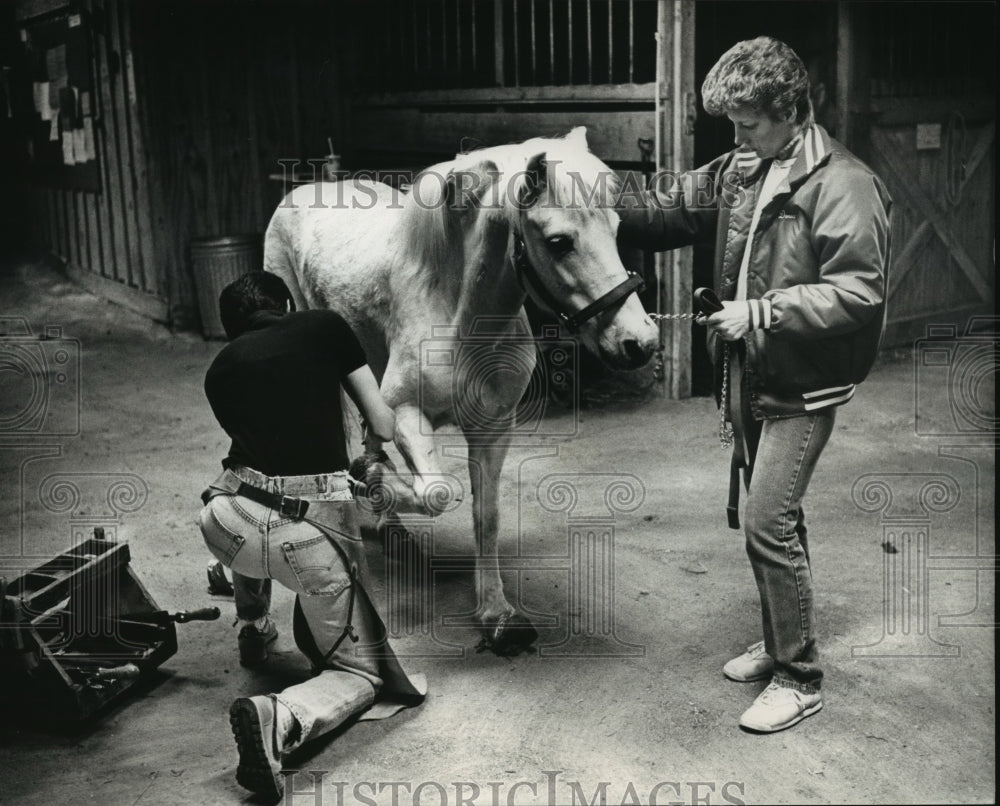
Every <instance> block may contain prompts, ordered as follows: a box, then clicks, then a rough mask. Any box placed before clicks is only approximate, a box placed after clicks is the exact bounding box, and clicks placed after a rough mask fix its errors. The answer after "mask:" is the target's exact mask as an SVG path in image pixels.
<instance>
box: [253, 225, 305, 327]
mask: <svg viewBox="0 0 1000 806" xmlns="http://www.w3.org/2000/svg"><path fill="white" fill-rule="evenodd" d="M289 215H291V212H289V211H288V210H283V209H282V208H280V207H279V208H278V210H277V212H275V214H274V216H272V218H271V223H270V224H268V226H267V232H266V233H265V234H264V271H269V272H271V273H272V274H277V275H278V276H279V277H280V278H281V279H282V280H284V281H285V285H287V286H288V290H289V291H290V292H291V293H292V300H293V301H294V302H295V308H296V310H299V311H304V310H306V309H307V308H308V307H309V304H308V302H307V301H306V298H305V294H303V293H302V287H301V286H300V285H299V278H298V273H297V272H296V271H295V249H294V245H293V243H292V238H291V235H290V230H291V225H292V224H293V223H294V222H292V221H287V220H286V219H285V217H286V216H289Z"/></svg>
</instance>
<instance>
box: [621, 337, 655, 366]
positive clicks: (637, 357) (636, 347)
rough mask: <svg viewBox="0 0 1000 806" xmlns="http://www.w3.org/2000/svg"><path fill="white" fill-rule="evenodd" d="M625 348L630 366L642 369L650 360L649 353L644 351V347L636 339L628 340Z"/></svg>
mask: <svg viewBox="0 0 1000 806" xmlns="http://www.w3.org/2000/svg"><path fill="white" fill-rule="evenodd" d="M624 347H625V355H626V356H627V357H628V363H629V365H630V366H632V367H641V366H642V365H643V364H645V363H646V362H647V361H648V360H649V353H648V352H646V350H644V349H643V347H642V345H641V344H640V343H639V342H638V341H637V340H636V339H626V340H625V342H624Z"/></svg>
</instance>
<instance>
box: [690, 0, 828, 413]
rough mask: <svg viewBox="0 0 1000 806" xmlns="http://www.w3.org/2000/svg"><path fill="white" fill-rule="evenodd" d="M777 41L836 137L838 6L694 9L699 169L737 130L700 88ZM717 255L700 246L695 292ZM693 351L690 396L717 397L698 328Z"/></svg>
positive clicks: (741, 2)
mask: <svg viewBox="0 0 1000 806" xmlns="http://www.w3.org/2000/svg"><path fill="white" fill-rule="evenodd" d="M757 36H773V37H775V38H776V39H780V40H782V41H783V42H787V43H788V44H789V45H790V46H791V47H792V48H793V49H794V50H795V52H796V53H798V54H799V56H801V57H802V60H803V61H804V62H805V63H806V66H807V67H808V68H809V71H810V79H811V80H812V82H813V85H814V88H813V89H814V94H813V103H814V106H816V113H817V114H816V117H817V120H818V121H819V122H820V123H821V124H822V125H823V126H825V127H826V128H827V129H828V130H829V131H830V133H831V134H833V135H834V136H836V132H835V131H834V121H835V99H834V95H833V93H834V87H835V86H836V57H837V5H836V3H835V2H811V3H787V2H745V0H735V2H733V1H731V0H730V1H729V2H711V3H697V4H696V6H695V89H696V90H697V91H698V93H699V103H698V119H697V122H696V124H695V131H694V156H695V165H704V164H705V163H707V162H709V161H711V160H712V159H714V158H715V157H717V156H718V155H719V154H722V153H724V152H726V151H729V150H730V149H731V148H732V147H733V132H732V127H731V125H730V124H729V122H728V121H727V120H726V119H725V118H713V117H711V116H710V115H708V114H707V113H706V112H705V110H704V108H703V107H702V106H701V93H700V91H701V82H702V81H704V80H705V75H706V74H707V73H708V71H709V70H710V69H711V67H712V65H713V64H715V62H716V61H717V60H718V58H719V57H720V56H721V55H722V54H723V53H725V52H726V50H728V49H729V48H730V47H731V46H732V45H734V44H736V43H737V42H739V41H740V40H743V39H753V38H754V37H757ZM713 254H714V250H713V247H712V246H711V245H709V246H696V247H695V250H694V278H693V279H694V284H693V287H694V288H698V287H699V286H711V285H712V262H713ZM693 327H694V337H693V338H692V340H691V341H692V345H691V394H692V395H702V396H704V395H709V394H711V393H712V367H711V364H710V363H709V360H708V352H707V351H706V349H705V339H704V335H705V334H704V329H703V328H701V327H698V326H697V325H694V326H693Z"/></svg>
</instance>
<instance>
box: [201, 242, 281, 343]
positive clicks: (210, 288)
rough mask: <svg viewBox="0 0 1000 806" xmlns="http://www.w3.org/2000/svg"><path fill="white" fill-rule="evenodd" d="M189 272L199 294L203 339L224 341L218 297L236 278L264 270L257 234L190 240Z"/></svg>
mask: <svg viewBox="0 0 1000 806" xmlns="http://www.w3.org/2000/svg"><path fill="white" fill-rule="evenodd" d="M190 250H191V269H192V271H193V273H194V282H195V289H196V291H197V293H198V309H199V310H200V312H201V331H202V333H203V334H204V336H205V338H206V339H225V338H226V331H225V330H224V329H223V327H222V319H221V318H220V317H219V294H221V293H222V289H223V288H225V287H226V286H227V285H229V284H230V283H231V282H232V281H233V280H235V279H236V278H237V277H240V276H242V275H244V274H246V273H247V272H248V271H260V270H261V269H263V267H264V257H263V239H262V237H261V236H260V235H227V236H224V237H218V238H196V239H194V240H193V241H191V244H190Z"/></svg>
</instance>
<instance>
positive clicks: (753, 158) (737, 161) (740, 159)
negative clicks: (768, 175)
mask: <svg viewBox="0 0 1000 806" xmlns="http://www.w3.org/2000/svg"><path fill="white" fill-rule="evenodd" d="M796 140H799V141H800V142H798V143H795V141H792V143H789V146H791V147H792V149H793V150H794V151H795V162H794V163H793V164H792V168H791V170H790V171H789V172H788V176H787V177H785V179H784V181H782V183H781V184H780V185H779V186H778V188H777V189H776V191H775V195H777V194H780V193H788V192H790V190H791V188H792V187H793V186H794V185H796V184H798V183H799V182H800V181H801V180H802V179H804V178H805V177H807V176H809V175H810V174H811V173H812V172H813V171H815V170H816V169H817V168H818V167H819V166H820V165H822V164H823V163H824V162H826V160H827V158H828V157H829V155H830V135H829V134H827V133H826V129H824V128H823V127H822V126H820V125H819V124H818V123H812V124H810V125H809V126H807V127H806V128H805V129H803V130H802V132H801V133H800V134H799V135H798V136H797V137H796ZM786 148H788V146H786ZM765 163H767V164H770V162H769V161H767V160H762V159H761V158H760V157H758V156H757V154H756V152H754V151H744V150H737V151H735V152H733V161H732V166H733V168H735V169H736V170H737V171H738V172H739V173H740V175H741V177H742V180H743V184H744V185H746V184H750V183H752V182H755V181H756V180H757V179H759V178H760V175H759V172H760V170H761V168H762V167H763V166H764V164H765Z"/></svg>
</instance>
